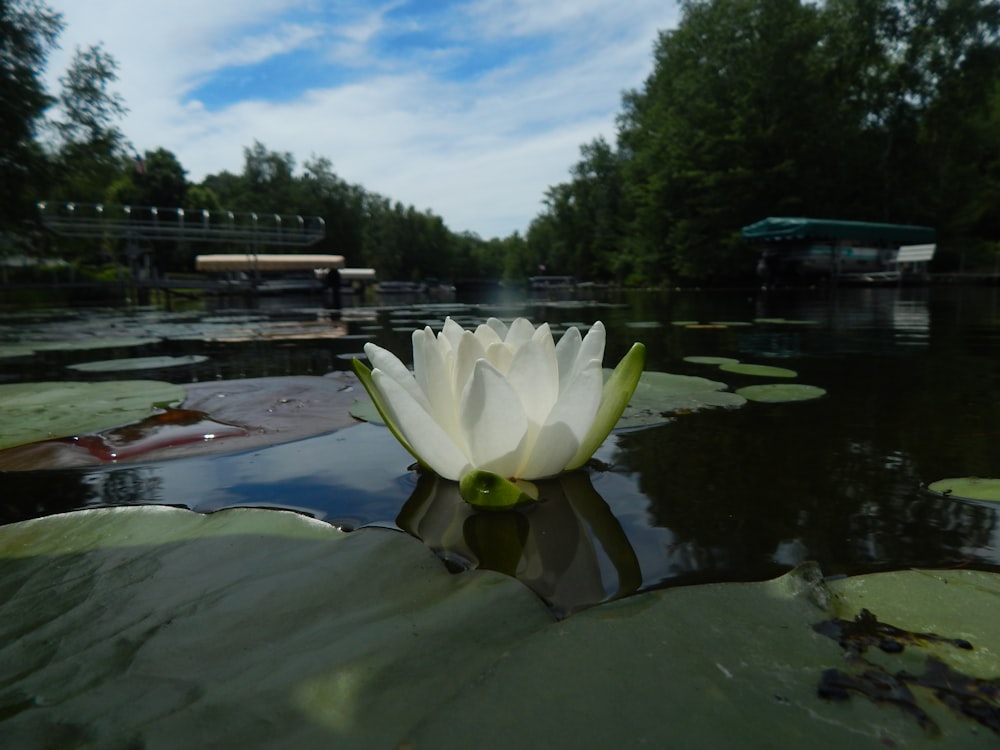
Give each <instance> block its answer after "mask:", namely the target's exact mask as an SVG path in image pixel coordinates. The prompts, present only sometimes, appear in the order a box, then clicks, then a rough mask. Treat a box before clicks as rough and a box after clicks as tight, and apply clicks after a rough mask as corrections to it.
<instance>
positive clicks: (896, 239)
mask: <svg viewBox="0 0 1000 750" xmlns="http://www.w3.org/2000/svg"><path fill="white" fill-rule="evenodd" d="M741 234H742V236H743V239H744V240H747V241H749V242H773V241H781V240H823V241H827V242H837V241H839V240H861V241H867V242H893V243H897V244H908V245H916V244H922V243H930V242H934V229H932V228H931V227H922V226H917V225H914V224H879V223H875V222H870V221H839V220H836V219H807V218H803V217H792V216H777V217H774V216H772V217H768V218H767V219H763V220H762V221H758V222H757V223H755V224H750V225H749V226H746V227H743V230H742V232H741Z"/></svg>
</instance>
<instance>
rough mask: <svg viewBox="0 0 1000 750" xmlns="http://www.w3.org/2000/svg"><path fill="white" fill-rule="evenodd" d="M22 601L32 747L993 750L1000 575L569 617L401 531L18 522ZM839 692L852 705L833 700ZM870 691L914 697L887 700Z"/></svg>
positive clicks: (13, 697) (7, 732)
mask: <svg viewBox="0 0 1000 750" xmlns="http://www.w3.org/2000/svg"><path fill="white" fill-rule="evenodd" d="M490 518H495V516H490ZM67 571H69V572H70V574H68V573H67ZM0 590H3V591H4V592H6V593H5V596H4V597H3V598H2V600H0V684H3V685H4V692H3V696H2V699H0V700H2V709H3V710H2V711H0V735H2V736H3V737H4V739H5V740H6V741H7V743H8V744H9V745H11V746H13V747H48V746H68V745H76V746H79V745H83V744H87V745H89V746H94V747H124V746H138V745H143V746H168V745H169V746H178V745H182V746H188V747H210V746H240V747H245V748H272V747H278V746H281V747H295V748H305V749H306V750H309V749H310V748H327V747H341V746H342V747H352V748H368V747H373V748H384V747H406V746H412V747H476V748H484V749H485V750H489V749H490V748H505V749H506V748H510V747H512V746H521V747H579V748H607V747H618V746H620V745H621V744H622V737H623V736H625V735H624V733H627V736H628V737H629V738H632V739H635V740H637V741H639V740H641V742H642V743H643V744H645V745H649V746H650V747H778V748H784V747H803V746H809V747H811V748H813V747H815V748H820V749H821V750H822V749H826V748H848V749H854V748H857V747H858V746H859V743H860V744H861V745H870V746H872V747H880V746H894V747H912V748H939V747H944V746H947V747H948V748H953V747H958V748H991V747H995V746H996V741H997V730H996V728H995V727H994V726H993V725H992V724H991V723H990V722H991V721H995V720H996V715H997V710H998V706H997V701H996V697H995V695H996V676H997V675H1000V656H998V654H1000V621H998V620H997V618H996V617H995V616H994V615H993V613H994V612H995V611H996V609H997V607H998V606H1000V576H998V575H996V574H991V573H984V572H979V571H969V570H955V571H940V572H929V571H903V572H898V573H880V574H876V575H869V576H860V577H857V578H848V579H842V580H839V581H834V582H829V583H824V582H823V581H822V576H821V574H820V572H819V571H818V569H816V567H815V566H812V565H808V564H807V565H804V566H802V567H801V568H799V569H796V570H795V571H793V572H792V573H790V574H788V575H785V576H782V577H780V578H777V579H775V580H772V581H767V582H763V583H725V584H714V585H708V586H689V587H683V588H676V589H668V590H664V591H654V592H649V593H646V594H640V595H636V596H632V597H629V598H625V599H621V600H618V601H615V602H612V603H610V604H604V605H601V606H598V607H595V608H592V609H589V610H587V611H584V612H582V613H578V614H575V615H572V616H571V617H568V618H567V619H565V620H562V621H560V622H555V621H554V620H553V618H552V616H551V615H550V614H549V613H548V612H547V611H546V610H545V608H544V606H543V605H542V604H541V603H540V602H539V601H538V600H537V599H536V598H535V597H534V595H533V594H531V593H530V592H529V591H528V590H527V589H526V588H524V587H522V586H521V585H520V584H518V583H517V582H516V581H514V580H513V579H512V578H509V577H506V576H504V575H501V574H499V573H495V572H490V571H467V572H464V573H461V574H459V575H452V574H449V573H447V572H446V570H445V567H444V566H443V565H441V563H440V561H438V560H437V559H435V557H434V556H433V555H432V554H431V552H430V551H429V550H428V549H427V548H426V547H424V546H423V545H422V544H421V543H420V542H418V541H417V540H415V539H412V538H409V537H407V536H405V535H403V534H401V533H399V532H395V531H389V530H385V529H362V530H360V531H357V532H353V533H350V534H345V533H343V532H339V531H337V530H336V529H334V528H332V527H330V526H327V525H325V524H322V523H319V522H316V521H312V520H310V519H306V518H302V517H299V516H296V515H294V514H291V513H285V512H277V511H262V510H230V511H222V512H219V513H216V514H213V515H209V516H199V515H196V514H194V513H191V512H188V511H182V510H177V509H172V508H162V507H160V508H152V507H150V508H118V509H102V510H92V511H81V512H77V513H71V514H66V515H62V516H51V517H47V518H41V519H36V520H33V521H27V522H23V523H18V524H12V525H9V526H5V527H0ZM869 635H874V636H876V638H875V639H874V640H869V639H868V636H869ZM873 644H874V645H873ZM883 644H884V650H883V649H882V647H881V646H882V645H883ZM890 646H891V648H890ZM845 650H848V651H849V652H850V653H851V654H853V655H852V657H851V658H850V659H845V657H844V651H845ZM831 673H837V674H838V675H840V676H841V677H842V678H843V684H846V685H848V686H849V687H847V688H844V689H843V690H842V691H841V692H840V693H837V692H824V690H823V686H824V685H828V684H829V680H830V677H831ZM936 674H938V675H939V674H944V675H945V676H946V677H947V678H948V681H947V682H946V684H944V685H941V686H938V687H932V688H930V689H927V688H925V687H919V688H915V689H913V690H912V691H910V690H909V689H908V688H906V685H907V684H919V685H925V684H927V681H932V680H931V679H930V678H934V677H935V675H936ZM622 675H625V676H626V677H627V679H625V680H624V682H623V680H622ZM868 675H875V676H876V678H877V681H878V682H880V683H881V684H883V685H888V686H890V688H889V689H891V686H892V685H893V684H897V683H898V684H901V685H902V686H903V687H901V688H899V689H897V690H893V692H892V700H890V701H886V702H882V703H875V702H874V701H873V700H872V699H870V698H869V697H868V693H865V692H864V691H863V690H862V689H861V688H860V686H862V685H864V684H865V683H864V680H865V679H870V678H869V677H867V676H868ZM852 680H853V681H854V682H852ZM908 680H914V681H915V682H914V683H908V682H907V681H908ZM920 680H925V681H924V682H920ZM623 686H624V689H623ZM854 686H858V688H857V689H855V687H854ZM871 694H872V695H873V697H874V698H878V697H879V695H878V693H877V692H873V693H871ZM991 696H992V697H991ZM966 708H967V709H969V710H968V711H966V710H965V709H966ZM262 717H266V719H262ZM567 717H572V720H567Z"/></svg>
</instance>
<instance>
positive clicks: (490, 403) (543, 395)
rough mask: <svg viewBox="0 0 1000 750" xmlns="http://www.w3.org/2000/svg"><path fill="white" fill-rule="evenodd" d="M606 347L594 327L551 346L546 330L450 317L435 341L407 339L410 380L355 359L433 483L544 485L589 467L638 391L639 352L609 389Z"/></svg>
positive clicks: (393, 364) (368, 348)
mask: <svg viewBox="0 0 1000 750" xmlns="http://www.w3.org/2000/svg"><path fill="white" fill-rule="evenodd" d="M604 343H605V330H604V325H603V324H602V323H601V322H599V321H598V322H597V323H595V324H594V325H593V326H592V327H591V328H590V330H589V331H588V332H587V335H586V336H585V337H581V335H580V332H579V331H578V330H577V329H576V328H570V329H569V330H568V331H567V332H566V333H565V334H564V335H563V336H562V338H561V339H560V340H559V343H558V344H555V343H554V341H553V338H552V333H551V331H550V329H549V326H548V324H547V323H544V324H542V325H540V326H539V327H538V328H535V327H534V326H533V325H532V324H531V323H530V322H529V321H528V320H526V319H524V318H518V319H517V320H515V321H513V323H511V324H510V326H507V325H506V324H505V323H503V322H502V321H500V320H497V319H496V318H490V319H489V320H488V321H487V322H486V323H485V324H483V325H480V326H479V327H478V328H476V330H475V331H469V330H465V329H463V328H462V327H461V326H460V325H459V324H458V323H456V322H455V321H453V320H452V319H451V318H448V319H447V320H446V321H445V324H444V328H443V329H442V331H441V332H440V333H439V334H437V335H436V336H435V334H434V332H433V331H432V330H431V329H430V328H429V327H428V328H424V329H423V330H416V331H414V332H413V371H412V372H411V371H410V370H409V369H407V367H406V366H405V365H404V364H403V363H402V362H401V361H400V360H399V359H398V358H397V357H396V356H395V355H394V354H392V353H391V352H389V351H387V350H386V349H383V348H382V347H380V346H377V345H375V344H371V343H369V344H366V345H365V354H366V355H367V356H368V359H369V361H370V362H371V364H372V366H373V369H372V371H371V372H369V371H368V370H367V368H365V367H364V366H363V365H361V364H360V362H357V361H355V371H356V372H357V373H358V375H359V377H360V378H361V380H362V383H364V385H365V388H366V389H367V390H368V392H369V395H371V397H372V400H373V401H374V402H375V405H376V407H377V408H378V410H379V412H380V413H381V415H382V417H383V419H385V421H386V424H387V425H388V426H389V428H390V429H391V430H392V431H393V434H394V435H395V436H396V437H397V438H398V439H399V441H400V442H401V443H402V444H403V446H404V447H405V448H406V449H407V450H409V451H410V453H411V454H413V456H414V457H415V458H416V459H417V460H418V461H419V462H420V463H421V464H422V465H424V466H425V467H426V468H428V469H430V470H432V471H434V472H435V473H436V474H438V475H439V476H441V477H444V478H446V479H451V480H455V481H458V480H460V479H461V478H462V477H463V476H466V475H467V474H469V473H470V472H473V471H477V472H490V473H493V474H496V475H499V476H500V477H504V478H508V479H526V480H530V479H541V478H544V477H550V476H555V475H557V474H560V473H561V472H563V471H566V470H571V469H575V468H578V467H579V466H582V465H583V464H584V463H586V462H587V460H589V459H590V457H591V455H593V453H594V451H595V450H597V448H598V447H599V446H600V444H601V443H602V442H603V441H604V438H606V437H607V435H608V433H610V431H611V429H612V428H613V427H614V425H615V422H617V421H618V418H619V417H620V416H621V412H622V410H623V409H624V408H625V405H626V404H627V403H628V399H629V398H630V397H631V394H632V391H633V390H634V389H635V384H636V382H638V378H639V374H640V373H641V371H642V361H643V359H644V350H643V349H642V346H641V344H636V345H635V346H634V347H633V351H631V352H629V355H627V356H626V358H625V359H623V360H622V365H619V368H618V369H617V370H616V373H615V376H617V377H615V376H613V377H612V379H611V380H610V381H608V385H607V386H606V385H605V383H604V376H603V369H602V360H603V358H604ZM626 360H628V366H627V367H623V365H625V364H626ZM619 370H621V371H622V372H623V374H622V375H619V372H618V371H619Z"/></svg>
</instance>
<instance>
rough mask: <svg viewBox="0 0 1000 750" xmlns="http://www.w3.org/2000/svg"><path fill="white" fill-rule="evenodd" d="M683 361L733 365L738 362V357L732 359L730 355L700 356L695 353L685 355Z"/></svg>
mask: <svg viewBox="0 0 1000 750" xmlns="http://www.w3.org/2000/svg"><path fill="white" fill-rule="evenodd" d="M684 361H685V362H691V363H692V364H696V365H735V364H737V363H738V362H739V360H738V359H733V358H732V357H708V356H706V357H702V356H697V355H696V356H692V357H685V358H684Z"/></svg>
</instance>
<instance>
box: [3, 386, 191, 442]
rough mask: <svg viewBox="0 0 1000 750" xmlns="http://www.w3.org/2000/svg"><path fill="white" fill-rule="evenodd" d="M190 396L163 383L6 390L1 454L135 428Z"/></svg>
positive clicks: (4, 392)
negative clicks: (111, 429) (5, 450)
mask: <svg viewBox="0 0 1000 750" xmlns="http://www.w3.org/2000/svg"><path fill="white" fill-rule="evenodd" d="M184 395H185V391H184V388H183V387H181V386H179V385H173V384H172V383H163V382H160V381H157V380H116V381H108V382H104V383H78V382H42V383H7V384H4V385H0V414H2V415H3V427H2V431H0V448H7V447H10V446H14V445H21V444H23V443H30V442H33V441H36V440H46V439H49V438H57V437H65V436H69V435H77V434H80V433H84V432H94V431H96V430H101V429H104V428H109V427H114V426H117V425H122V424H127V423H129V422H135V421H138V420H140V419H143V418H145V417H148V416H149V415H150V414H152V413H153V412H154V411H155V409H156V407H159V406H168V405H174V406H176V405H177V404H179V403H180V402H181V401H183V400H184Z"/></svg>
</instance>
